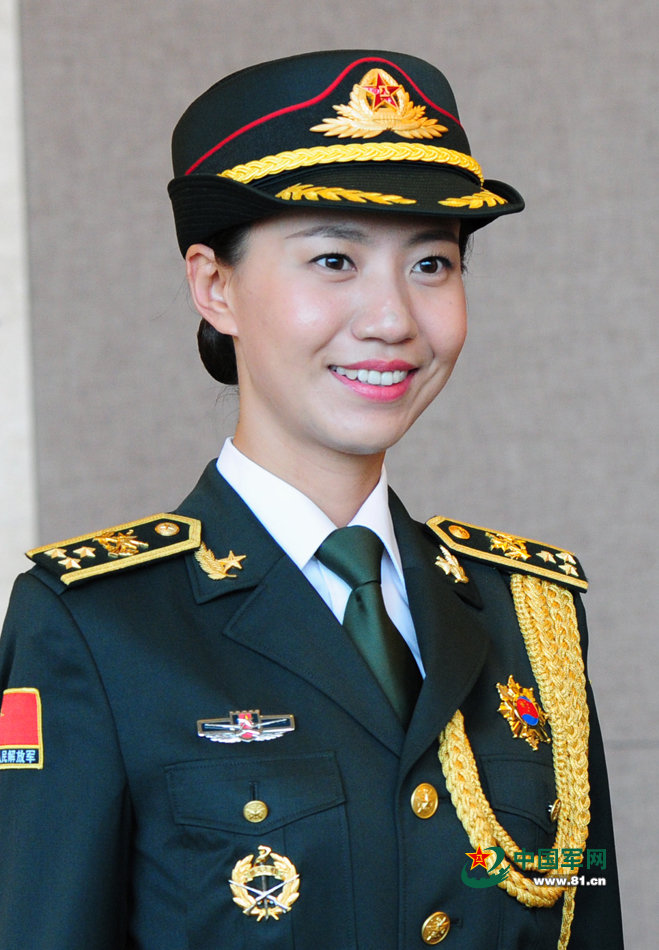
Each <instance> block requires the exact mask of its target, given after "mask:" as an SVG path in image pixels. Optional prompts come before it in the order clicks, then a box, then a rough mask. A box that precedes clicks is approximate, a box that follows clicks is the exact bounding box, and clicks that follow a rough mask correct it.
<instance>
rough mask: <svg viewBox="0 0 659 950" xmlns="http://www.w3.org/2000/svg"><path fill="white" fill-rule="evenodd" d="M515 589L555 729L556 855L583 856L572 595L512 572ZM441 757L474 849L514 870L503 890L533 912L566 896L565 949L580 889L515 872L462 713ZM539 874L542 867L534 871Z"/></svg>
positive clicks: (583, 707) (584, 801)
mask: <svg viewBox="0 0 659 950" xmlns="http://www.w3.org/2000/svg"><path fill="white" fill-rule="evenodd" d="M511 589H512V593H513V600H514V603H515V609H516V611H517V618H518V621H519V625H520V630H521V632H522V636H523V638H524V643H525V646H526V650H527V653H528V656H529V660H530V662H531V667H532V669H533V674H534V676H535V678H536V681H537V683H538V688H539V691H540V697H541V702H542V705H543V707H544V709H545V711H546V712H547V715H548V718H549V721H550V723H551V727H552V749H553V758H554V779H555V783H556V793H557V796H558V798H559V799H560V801H561V811H560V815H559V818H558V822H557V828H556V840H555V842H554V846H553V847H554V849H557V850H562V849H564V848H566V849H567V848H570V849H571V848H574V849H578V850H579V851H580V852H583V850H584V847H585V844H586V838H587V836H588V822H589V820H590V789H589V783H588V737H589V726H588V706H587V702H586V679H585V673H584V665H583V658H582V656H581V648H580V640H579V628H578V623H577V617H576V612H575V609H574V601H573V599H572V595H571V594H570V592H569V591H567V590H566V589H565V588H563V587H561V586H559V585H557V584H552V583H549V582H548V581H544V580H541V579H540V578H537V577H531V576H529V575H524V574H515V575H513V577H512V579H511ZM439 759H440V762H441V765H442V770H443V772H444V775H445V777H446V787H447V789H448V791H449V793H450V795H451V799H452V801H453V805H454V807H455V810H456V814H457V815H458V817H459V819H460V821H461V822H462V825H463V827H464V829H465V831H466V833H467V835H468V837H469V840H470V842H471V845H472V847H474V848H477V847H478V846H479V845H480V847H481V848H482V849H483V850H487V849H488V848H491V847H494V846H499V847H501V848H503V850H504V852H505V854H506V857H507V858H508V860H509V862H511V864H510V871H509V873H508V876H507V878H506V879H505V880H504V881H501V882H499V884H498V886H499V887H501V888H503V889H504V890H506V891H507V892H508V893H509V894H510V895H511V896H513V897H515V898H516V899H517V900H518V901H520V903H522V904H525V905H526V906H528V907H549V906H552V905H553V904H555V903H556V901H557V900H558V899H559V897H560V896H561V895H564V900H563V918H562V924H561V934H560V938H559V942H558V950H564V948H565V947H567V944H568V940H569V937H570V930H571V927H572V919H573V916H574V898H575V888H574V887H565V886H559V885H555V886H554V885H552V886H544V885H542V884H535V883H534V882H533V880H531V879H530V878H528V877H526V876H525V875H524V874H523V873H522V872H521V871H520V870H518V867H515V866H513V865H514V864H515V863H516V862H515V860H514V854H515V852H520V851H521V850H522V849H521V848H519V847H518V845H517V844H516V843H515V841H513V839H512V838H511V837H510V835H509V834H508V833H507V832H506V831H505V829H504V828H503V827H502V826H501V825H500V824H499V822H498V821H497V819H496V817H495V815H494V812H493V811H492V807H491V805H490V803H489V802H488V800H487V798H486V797H485V794H484V792H483V789H482V786H481V783H480V778H479V775H478V767H477V765H476V761H475V758H474V753H473V751H472V748H471V745H470V743H469V739H468V738H467V735H466V733H465V729H464V719H463V716H462V713H461V712H460V711H459V710H458V711H457V712H456V713H455V715H454V717H453V719H452V720H451V722H450V723H449V724H448V725H447V727H446V729H445V730H444V731H443V733H442V734H441V736H440V748H439ZM530 869H531V870H532V871H534V872H535V873H536V874H542V873H547V871H540V870H539V869H538V867H537V861H535V862H534V864H533V866H532V867H531V868H530Z"/></svg>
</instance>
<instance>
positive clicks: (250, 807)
mask: <svg viewBox="0 0 659 950" xmlns="http://www.w3.org/2000/svg"><path fill="white" fill-rule="evenodd" d="M243 817H245V818H246V819H247V821H251V822H253V823H254V824H257V823H258V822H259V821H263V819H264V818H267V817H268V806H267V805H266V803H265V802H261V801H259V800H258V798H257V799H255V800H254V801H252V802H247V804H246V805H245V807H244V808H243Z"/></svg>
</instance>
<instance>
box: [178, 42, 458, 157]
mask: <svg viewBox="0 0 659 950" xmlns="http://www.w3.org/2000/svg"><path fill="white" fill-rule="evenodd" d="M361 63H386V65H387V66H392V67H393V68H394V69H395V70H397V71H398V72H399V73H400V74H401V76H404V77H405V79H406V80H407V82H408V83H409V84H410V86H412V88H413V89H415V90H416V92H417V93H418V94H419V95H420V96H421V98H422V99H423V100H424V102H427V103H428V105H429V106H431V107H432V108H433V109H435V110H436V111H437V112H441V113H442V115H445V116H448V118H449V119H451V120H452V121H453V122H456V123H457V124H458V125H459V126H460V128H462V125H461V123H460V121H459V119H457V118H456V117H455V116H454V115H451V113H450V112H447V111H446V109H442V108H441V107H440V106H438V105H435V103H434V102H433V101H432V100H431V99H429V98H428V97H427V96H426V95H425V94H424V93H423V92H422V91H421V90H420V89H419V87H418V86H417V84H416V83H415V82H414V80H412V79H410V77H409V76H408V75H407V73H406V72H405V71H404V70H402V69H400V67H398V66H397V65H396V64H395V63H391V62H390V61H389V60H388V59H380V58H379V57H377V56H369V57H366V58H364V59H356V60H355V61H354V63H350V65H349V66H346V68H345V69H344V70H343V72H341V73H339V75H338V76H337V77H336V79H335V80H334V82H333V83H332V84H331V85H329V86H328V87H327V89H326V90H325V91H324V92H321V93H320V94H319V95H317V96H314V97H313V99H307V100H306V102H298V103H297V104H296V105H294V106H286V108H284V109H277V111H276V112H269V113H268V115H264V116H261V118H260V119H254V121H253V122H250V123H248V125H244V126H243V127H242V128H241V129H238V130H237V131H236V132H232V133H231V135H227V137H226V138H225V139H222V141H221V142H220V143H219V144H218V145H214V146H213V148H211V149H209V150H208V151H207V152H206V153H205V155H202V156H201V158H198V159H197V161H196V162H194V164H193V165H190V167H189V168H188V170H187V172H186V173H185V174H186V175H190V174H192V172H193V171H194V170H195V169H196V168H198V167H199V166H200V165H201V164H202V162H205V161H206V159H207V158H210V156H211V155H213V154H214V152H217V151H219V149H221V148H222V146H224V145H226V144H227V142H230V141H231V140H232V139H235V138H237V137H238V136H239V135H242V134H243V132H249V130H250V129H254V128H256V126H257V125H262V124H263V123H264V122H268V120H269V119H276V118H277V116H280V115H286V113H287V112H297V111H298V109H305V108H306V107H307V106H313V105H315V104H316V103H317V102H322V100H323V99H326V98H327V96H329V94H330V93H331V92H333V91H334V89H336V87H337V86H338V85H339V83H340V82H341V81H342V80H343V79H344V77H345V76H346V74H347V73H349V72H350V70H351V69H354V68H355V66H359V65H361Z"/></svg>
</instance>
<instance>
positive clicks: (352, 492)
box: [233, 426, 384, 528]
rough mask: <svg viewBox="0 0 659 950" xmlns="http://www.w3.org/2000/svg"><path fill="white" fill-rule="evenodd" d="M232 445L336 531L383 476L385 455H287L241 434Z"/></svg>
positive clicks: (279, 446) (361, 503)
mask: <svg viewBox="0 0 659 950" xmlns="http://www.w3.org/2000/svg"><path fill="white" fill-rule="evenodd" d="M233 444H234V445H235V447H236V448H237V449H238V451H239V452H242V453H243V455H246V456H247V457H248V458H250V459H251V460H252V461H253V462H256V463H257V465H261V466H262V467H263V468H265V469H267V470H268V471H269V472H272V474H273V475H276V476H277V477H278V478H281V479H283V481H285V482H288V484H289V485H292V486H293V487H294V488H297V489H298V491H301V492H302V493H303V494H304V495H306V496H307V498H310V499H311V501H313V503H314V504H315V505H317V506H318V507H319V508H320V510H321V511H323V512H324V513H325V514H326V515H327V517H328V518H330V520H331V521H332V522H333V523H334V524H335V525H336V526H337V527H339V528H341V527H344V526H345V525H347V524H348V523H349V522H350V521H351V520H352V519H353V518H354V516H355V515H356V514H357V512H358V511H359V509H360V508H361V506H362V505H363V504H364V502H365V501H366V499H367V498H368V496H369V495H370V494H371V492H372V491H373V489H374V488H375V486H376V485H377V483H378V481H379V479H380V475H381V473H382V464H383V462H384V452H380V453H377V454H375V455H352V454H348V453H343V452H331V451H325V452H322V453H319V454H318V455H314V454H313V453H309V454H308V455H307V456H305V455H300V454H299V452H297V453H293V454H290V455H289V454H287V453H286V452H285V451H284V450H283V447H282V446H281V445H277V446H268V445H267V444H264V443H263V442H261V441H259V442H258V443H256V444H255V443H253V442H252V440H250V439H249V438H247V437H246V436H245V435H244V434H243V433H241V431H240V426H239V427H238V429H237V430H236V434H235V435H234V437H233Z"/></svg>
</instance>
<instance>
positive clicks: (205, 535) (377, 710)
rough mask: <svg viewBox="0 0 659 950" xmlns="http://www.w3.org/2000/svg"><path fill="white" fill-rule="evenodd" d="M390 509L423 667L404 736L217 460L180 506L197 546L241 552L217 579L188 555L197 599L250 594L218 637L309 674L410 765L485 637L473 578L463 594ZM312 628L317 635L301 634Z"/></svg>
mask: <svg viewBox="0 0 659 950" xmlns="http://www.w3.org/2000/svg"><path fill="white" fill-rule="evenodd" d="M390 507H391V512H392V517H393V521H394V529H395V532H396V538H397V540H398V544H399V547H400V551H401V556H402V560H403V570H404V575H405V583H406V587H407V592H408V597H409V603H410V609H411V611H412V616H413V618H414V624H415V628H416V632H417V636H418V639H419V646H420V649H421V654H422V658H423V663H424V666H425V669H426V679H425V681H424V684H423V687H422V690H421V693H420V696H419V700H418V702H417V706H416V709H415V712H414V715H413V718H412V722H411V724H410V727H409V730H408V732H407V736H405V733H404V731H403V729H402V728H401V726H400V723H399V722H398V720H397V719H396V716H395V714H394V713H393V711H392V709H391V707H390V706H389V704H388V702H387V701H386V699H385V698H384V696H383V694H382V692H381V690H380V688H379V686H378V685H377V684H376V682H375V680H374V679H373V676H372V674H371V672H370V670H369V669H368V667H367V666H366V665H365V663H364V661H363V660H362V658H361V656H360V655H359V653H358V651H357V650H356V648H355V647H354V646H353V645H352V643H351V642H350V640H349V638H348V637H347V636H346V634H345V632H344V631H343V628H342V627H341V625H340V624H339V623H338V622H337V621H336V619H335V617H334V615H333V614H332V613H331V611H330V610H329V608H328V607H327V606H326V605H325V604H324V603H323V601H322V600H321V599H320V598H319V597H318V595H317V593H316V591H315V590H314V589H313V587H312V586H311V585H310V584H309V582H308V581H307V580H306V578H305V577H304V575H303V574H302V573H301V572H300V571H299V569H298V568H297V567H296V566H295V565H294V564H293V562H292V561H291V560H290V558H289V557H288V556H287V555H286V554H285V553H284V551H283V550H282V549H281V548H280V547H279V545H278V544H277V543H276V542H275V541H274V540H273V539H272V538H271V537H270V535H269V534H268V532H267V531H266V530H265V529H264V528H263V526H262V525H261V524H260V522H259V521H258V520H257V519H256V517H255V516H254V514H253V513H252V512H251V510H250V509H249V508H248V507H247V505H245V503H244V502H243V501H242V499H241V498H240V496H239V495H238V494H237V493H236V492H235V491H234V490H233V489H232V488H231V487H230V485H229V484H228V483H227V482H226V481H225V480H224V479H223V478H222V476H221V475H220V474H219V473H218V471H217V469H216V468H215V463H214V462H210V463H209V465H208V466H207V467H206V469H205V471H204V473H203V474H202V476H201V479H200V480H199V482H198V484H197V485H196V487H195V488H194V489H193V491H192V492H191V493H190V495H189V496H188V497H187V498H186V499H185V501H184V502H183V503H182V504H181V506H180V508H179V509H178V512H179V513H180V514H184V515H188V516H191V517H195V518H198V519H199V520H200V521H201V522H202V540H203V543H204V544H205V545H206V547H207V549H209V550H210V551H211V552H212V553H213V555H214V556H215V557H216V558H225V557H227V556H228V555H229V553H230V552H233V554H234V555H237V556H243V555H244V559H243V560H242V561H241V562H240V564H241V566H240V569H236V568H234V569H230V570H229V572H228V573H229V574H230V575H231V576H227V577H225V578H224V579H220V580H214V579H212V578H211V577H210V576H209V575H208V574H207V573H206V572H205V571H204V570H203V569H202V567H201V566H200V565H199V563H198V562H197V560H196V559H195V557H194V556H193V555H191V554H190V555H188V556H187V562H188V572H189V576H190V582H191V585H192V591H193V596H194V598H195V600H196V602H197V603H198V604H207V603H210V602H211V601H213V600H215V599H217V598H220V597H222V596H224V595H225V594H228V593H231V592H236V591H241V590H242V591H245V592H248V591H250V590H251V591H252V593H251V595H250V596H248V597H247V599H246V600H244V602H243V603H242V604H241V606H240V607H239V608H238V609H237V611H236V613H235V614H234V615H233V617H232V618H231V619H230V620H229V622H228V623H227V624H226V626H225V627H224V630H223V633H224V635H225V636H228V637H229V638H231V639H234V640H235V641H237V642H240V643H242V644H243V645H244V646H246V647H248V648H249V649H252V650H254V651H255V652H257V653H260V654H262V655H264V656H268V657H269V658H271V659H272V660H274V661H275V662H277V663H278V664H279V665H281V666H283V667H285V668H286V669H289V670H291V671H292V672H294V673H295V674H296V675H298V676H301V677H302V678H303V679H305V680H307V681H308V682H309V683H310V684H311V685H313V686H314V687H315V688H317V689H319V690H321V691H322V692H324V693H325V694H326V695H328V696H329V697H330V698H331V699H332V700H334V701H335V702H336V703H338V704H339V705H340V706H342V707H343V708H344V709H345V710H346V711H348V712H349V713H350V714H351V715H352V716H354V717H355V718H356V719H358V720H359V721H360V722H361V723H362V725H363V726H364V728H366V729H367V730H368V731H369V732H371V733H372V734H373V735H374V736H376V737H377V738H378V739H379V740H380V741H382V742H383V743H384V744H385V745H386V746H387V747H389V748H390V749H391V750H392V751H394V752H396V753H397V754H399V753H400V751H401V747H402V745H403V741H404V744H405V745H404V752H403V759H404V763H405V761H408V760H409V762H410V763H411V762H412V761H414V759H415V758H416V757H417V756H418V755H419V754H421V752H422V751H423V749H424V748H426V747H427V746H428V744H429V743H430V742H431V741H432V740H433V739H434V738H435V737H436V736H437V733H438V732H439V731H440V730H441V729H443V728H444V726H445V725H446V723H447V722H448V721H449V719H450V718H451V717H452V715H453V713H454V712H455V710H456V709H458V708H459V706H460V704H461V703H462V702H463V700H464V699H465V697H466V696H467V694H468V693H469V691H470V689H471V688H472V686H473V684H474V682H475V680H476V679H477V677H478V674H479V672H480V670H481V668H482V666H483V663H484V661H485V656H486V653H487V650H488V645H489V638H488V636H487V634H486V633H485V631H484V630H483V629H482V626H481V623H480V620H479V608H478V605H479V604H480V597H479V595H478V591H477V590H476V588H475V585H474V582H473V580H471V579H470V581H469V584H471V585H473V586H472V587H471V588H470V589H469V591H467V590H466V588H467V587H468V585H462V584H456V583H455V582H454V581H453V580H452V579H451V578H448V577H447V576H446V575H445V574H444V573H443V571H441V570H440V569H439V568H438V567H436V566H435V558H436V557H437V554H438V549H437V545H436V543H434V541H433V539H432V537H430V535H426V534H425V531H424V529H423V526H421V525H419V524H417V523H415V522H414V521H412V519H411V518H410V517H409V515H408V514H407V512H406V511H405V509H404V507H403V505H402V504H401V502H400V501H399V499H398V498H397V497H396V495H395V494H394V493H393V492H391V493H390ZM461 588H465V589H464V590H462V589H461ZM310 629H312V630H313V636H309V637H307V636H305V633H304V632H305V630H306V631H308V630H310ZM319 644H320V645H321V647H322V648H321V649H320V650H319ZM356 682H358V686H357V688H356V687H355V683H356ZM404 763H403V764H404Z"/></svg>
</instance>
